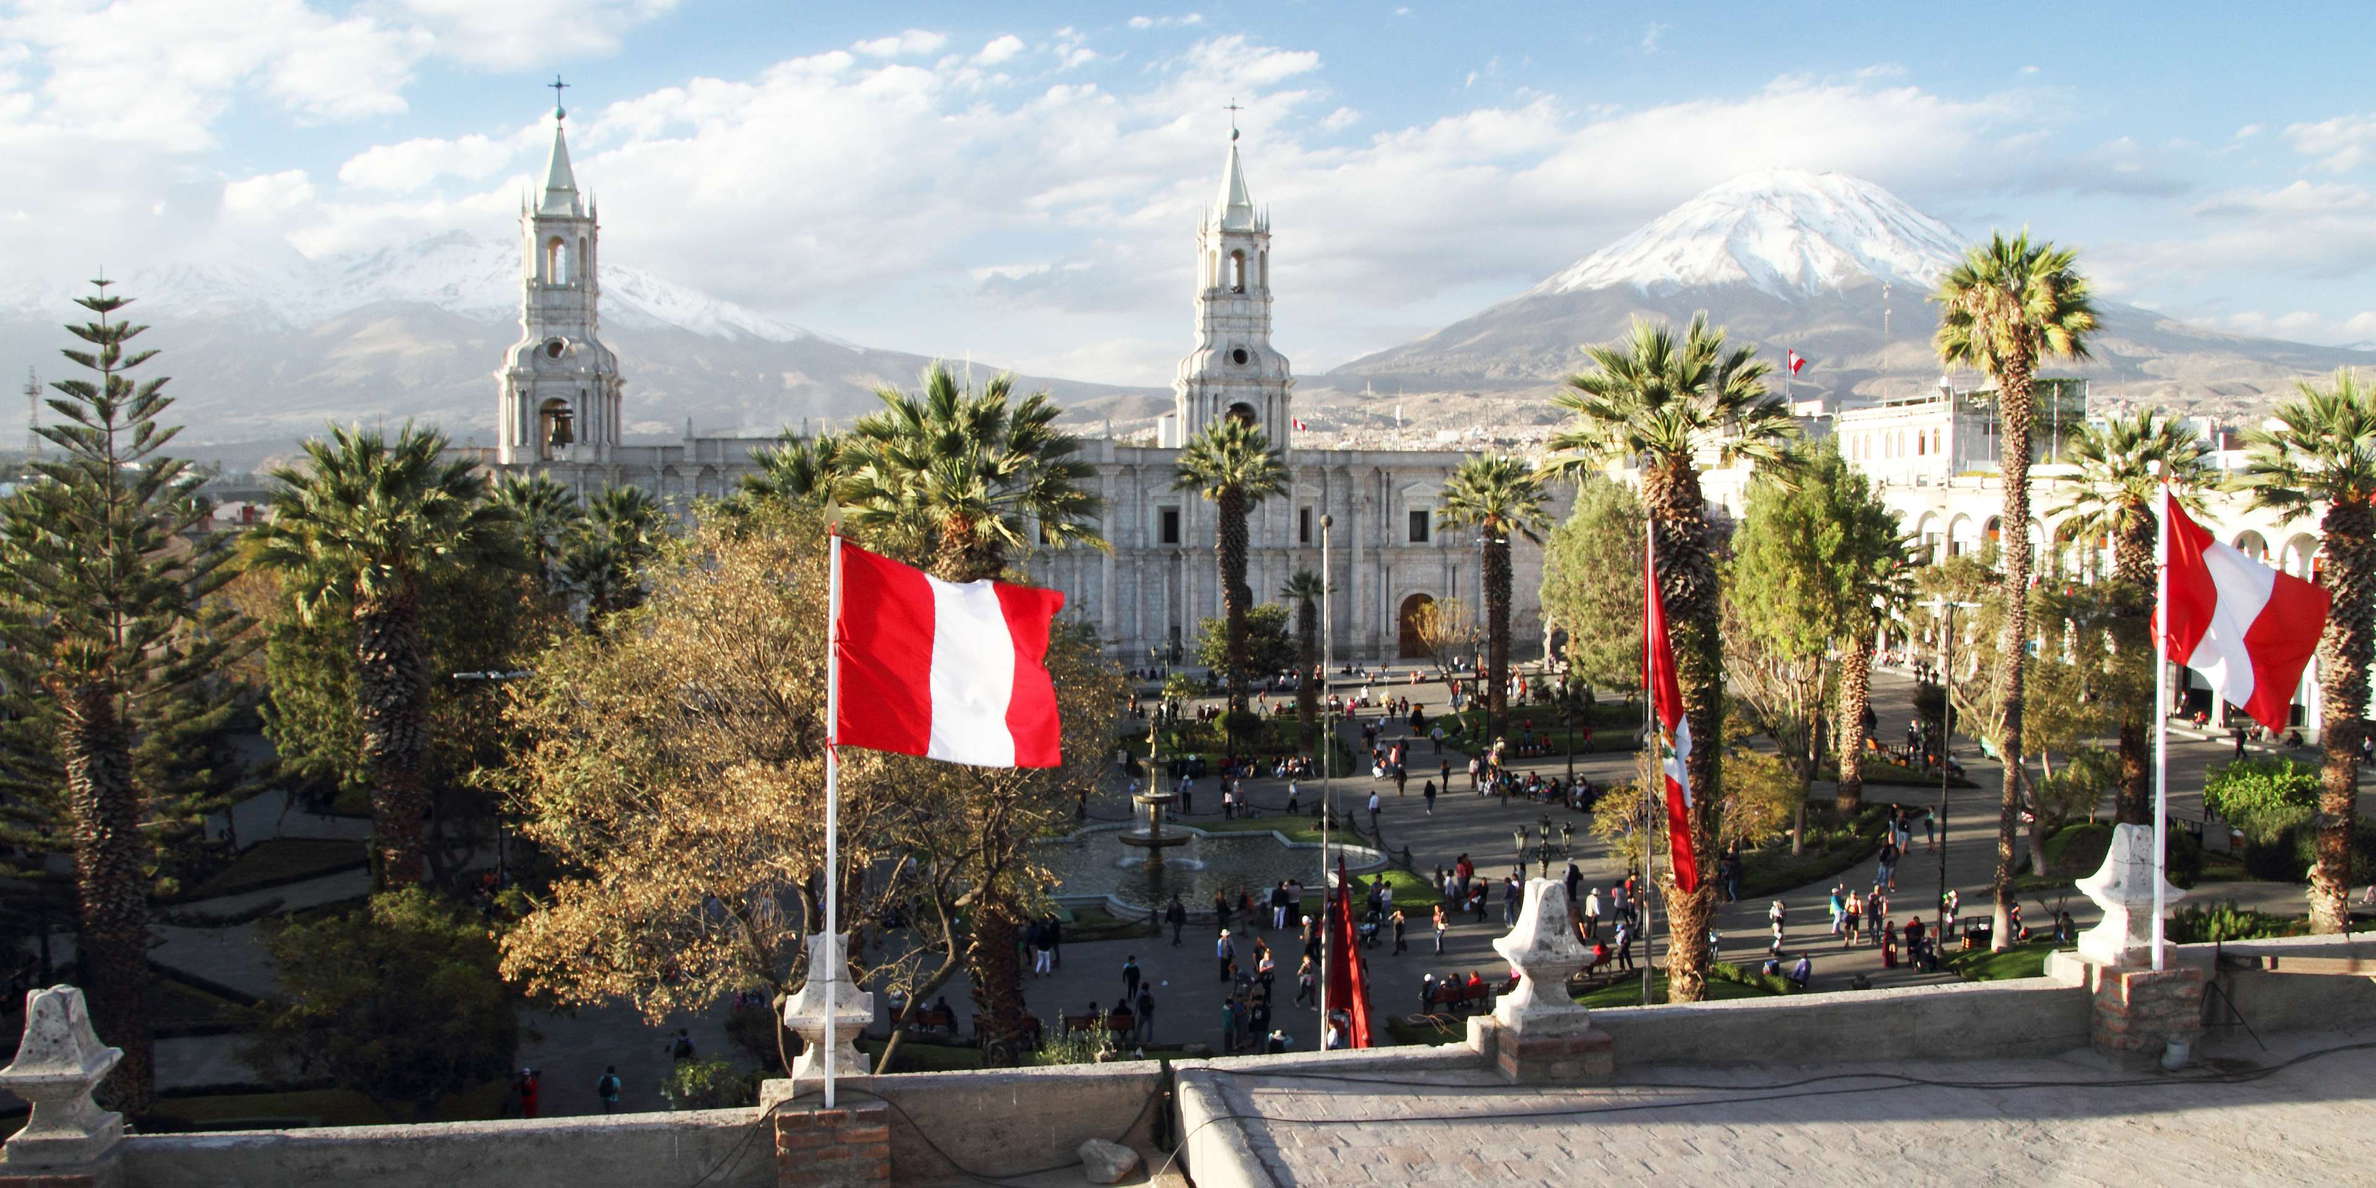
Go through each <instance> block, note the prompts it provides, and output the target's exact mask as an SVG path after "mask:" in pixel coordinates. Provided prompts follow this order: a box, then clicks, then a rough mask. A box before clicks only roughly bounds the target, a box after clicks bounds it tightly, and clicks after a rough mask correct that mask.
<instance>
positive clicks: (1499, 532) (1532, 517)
mask: <svg viewBox="0 0 2376 1188" xmlns="http://www.w3.org/2000/svg"><path fill="white" fill-rule="evenodd" d="M1546 498H1547V496H1545V495H1544V493H1543V483H1542V480H1541V479H1540V478H1538V477H1537V476H1536V475H1535V473H1534V468H1533V467H1531V466H1528V465H1527V464H1526V463H1524V462H1521V461H1519V460H1518V459H1516V458H1513V457H1510V456H1509V455H1507V454H1486V455H1482V456H1479V457H1475V458H1470V459H1469V460H1467V461H1465V462H1462V463H1461V464H1460V468H1459V469H1457V470H1455V471H1453V472H1452V480H1451V481H1450V482H1447V483H1445V484H1444V497H1443V505H1442V507H1441V508H1440V509H1439V510H1438V511H1437V512H1436V515H1437V517H1438V518H1439V519H1441V520H1442V521H1443V522H1444V524H1445V525H1446V526H1447V527H1453V528H1474V529H1476V530H1477V533H1478V535H1480V536H1482V537H1483V538H1484V540H1485V544H1484V548H1483V550H1482V551H1483V553H1484V565H1485V581H1484V585H1485V637H1486V641H1485V657H1486V671H1485V688H1486V698H1487V702H1486V704H1487V706H1488V707H1489V711H1490V712H1491V713H1492V714H1494V715H1496V716H1499V715H1501V714H1503V713H1505V712H1507V711H1508V710H1509V700H1510V538H1511V537H1512V536H1513V535H1515V536H1523V537H1525V538H1526V539H1528V540H1530V541H1533V542H1535V543H1536V544H1541V543H1542V541H1543V529H1544V528H1545V527H1546V526H1547V518H1546V517H1545V516H1544V514H1543V503H1544V501H1545V499H1546Z"/></svg>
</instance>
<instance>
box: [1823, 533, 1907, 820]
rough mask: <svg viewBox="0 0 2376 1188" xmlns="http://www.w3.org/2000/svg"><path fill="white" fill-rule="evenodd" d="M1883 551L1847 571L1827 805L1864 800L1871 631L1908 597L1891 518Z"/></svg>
mask: <svg viewBox="0 0 2376 1188" xmlns="http://www.w3.org/2000/svg"><path fill="white" fill-rule="evenodd" d="M1889 526H1890V528H1891V529H1892V533H1891V543H1892V545H1893V546H1895V548H1894V549H1893V551H1892V552H1890V553H1887V554H1882V553H1868V554H1866V555H1865V556H1864V557H1863V558H1862V560H1863V561H1864V562H1865V563H1866V566H1867V567H1866V568H1863V569H1861V571H1860V572H1857V573H1855V574H1854V575H1852V577H1851V579H1850V589H1851V590H1852V591H1853V592H1854V595H1855V597H1854V599H1853V601H1852V606H1853V609H1851V610H1850V611H1849V613H1848V614H1847V615H1846V617H1845V622H1844V623H1843V624H1842V629H1841V636H1840V643H1841V645H1842V646H1841V649H1840V705H1839V710H1838V712H1837V713H1835V714H1834V715H1833V721H1834V722H1835V723H1837V725H1836V727H1835V729H1836V732H1837V734H1838V736H1839V775H1840V778H1839V780H1838V781H1837V782H1836V783H1834V785H1833V787H1832V809H1833V811H1835V812H1837V813H1840V814H1842V815H1843V816H1845V815H1846V814H1849V813H1853V812H1855V811H1856V810H1857V808H1858V807H1859V806H1861V805H1862V804H1864V756H1865V742H1866V740H1867V739H1868V738H1870V737H1871V731H1870V730H1868V729H1867V728H1866V725H1865V714H1866V713H1868V712H1869V711H1870V707H1871V705H1872V696H1873V636H1874V634H1875V633H1877V632H1879V631H1880V630H1881V627H1882V625H1883V624H1885V623H1887V622H1889V621H1890V620H1892V619H1895V618H1897V617H1898V616H1899V615H1900V614H1902V613H1904V610H1905V607H1906V604H1907V603H1909V602H1911V601H1913V598H1914V588H1913V570H1912V567H1911V566H1910V565H1908V564H1907V562H1906V558H1905V554H1904V551H1903V549H1904V542H1903V541H1901V540H1898V539H1897V538H1896V536H1895V532H1894V529H1895V527H1896V523H1895V520H1894V518H1892V519H1891V520H1890V521H1889Z"/></svg>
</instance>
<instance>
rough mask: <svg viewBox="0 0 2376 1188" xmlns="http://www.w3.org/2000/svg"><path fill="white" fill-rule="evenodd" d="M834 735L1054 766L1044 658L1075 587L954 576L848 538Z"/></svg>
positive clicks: (1000, 762) (881, 745) (912, 750)
mask: <svg viewBox="0 0 2376 1188" xmlns="http://www.w3.org/2000/svg"><path fill="white" fill-rule="evenodd" d="M839 548H840V551H841V563H842V572H841V605H840V606H839V607H838V608H836V610H835V614H834V625H833V646H834V648H835V655H836V658H837V660H838V661H839V665H840V672H839V677H840V680H841V688H840V690H839V693H838V697H839V700H840V705H839V706H838V713H837V714H836V715H835V717H836V718H837V721H836V722H835V723H834V742H835V743H836V744H837V745H840V746H849V747H869V748H872V749H874V750H877V751H894V752H897V753H899V754H902V755H922V756H924V757H926V758H928V759H941V760H946V761H948V762H950V763H970V764H972V765H974V766H976V767H1055V766H1057V765H1059V764H1060V763H1062V762H1063V757H1062V756H1061V755H1060V754H1059V753H1058V752H1059V746H1058V741H1059V738H1060V732H1059V730H1058V727H1057V720H1056V683H1055V681H1054V680H1053V679H1051V678H1050V677H1049V676H1048V669H1047V665H1046V663H1045V658H1046V656H1047V653H1048V632H1049V629H1050V627H1051V625H1052V624H1053V623H1054V621H1055V619H1056V612H1057V611H1058V610H1061V609H1063V607H1064V595H1063V594H1062V593H1061V592H1059V591H1055V590H1042V589H1039V588H1037V587H1033V586H1011V585H1008V584H1006V583H1005V582H989V581H983V582H944V581H942V580H940V579H939V578H936V577H932V576H929V575H927V574H926V573H925V572H924V571H923V570H920V569H916V568H913V567H911V566H906V565H901V564H900V563H898V562H897V561H893V560H890V559H888V558H885V557H878V556H876V555H875V554H873V553H869V552H867V551H866V550H864V549H861V548H857V547H855V546H853V545H848V544H842V545H840V546H839Z"/></svg>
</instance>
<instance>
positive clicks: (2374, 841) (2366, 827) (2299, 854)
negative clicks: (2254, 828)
mask: <svg viewBox="0 0 2376 1188" xmlns="http://www.w3.org/2000/svg"><path fill="white" fill-rule="evenodd" d="M2292 842H2293V844H2292V845H2291V846H2290V847H2288V852H2289V853H2290V854H2291V855H2292V858H2293V861H2292V865H2291V867H2290V871H2291V874H2290V876H2289V877H2290V878H2291V880H2292V881H2294V882H2300V881H2302V880H2303V879H2304V878H2305V877H2306V872H2308V871H2309V869H2310V866H2311V864H2312V863H2314V862H2316V861H2318V831H2317V830H2315V829H2307V828H2305V829H2296V830H2294V832H2293V838H2292ZM2351 869H2353V870H2355V871H2361V872H2366V871H2371V870H2376V822H2370V821H2364V820H2363V821H2359V822H2357V823H2355V824H2354V825H2353V826H2352V828H2351Z"/></svg>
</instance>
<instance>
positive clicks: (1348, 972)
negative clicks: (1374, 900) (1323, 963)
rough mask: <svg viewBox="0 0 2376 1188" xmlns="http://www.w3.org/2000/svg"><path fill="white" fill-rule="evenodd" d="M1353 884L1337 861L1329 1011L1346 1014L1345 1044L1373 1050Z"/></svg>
mask: <svg viewBox="0 0 2376 1188" xmlns="http://www.w3.org/2000/svg"><path fill="white" fill-rule="evenodd" d="M1351 892H1352V886H1351V882H1350V880H1348V879H1347V878H1346V877H1345V860H1344V859H1342V858H1339V859H1337V885H1336V890H1335V891H1333V892H1331V893H1330V894H1329V897H1328V902H1329V911H1328V913H1327V914H1328V916H1329V919H1328V969H1327V970H1326V971H1324V973H1323V975H1322V976H1324V977H1326V978H1327V979H1328V995H1327V998H1328V1010H1329V1013H1330V1014H1332V1015H1333V1014H1335V1013H1336V1012H1338V1011H1343V1012H1345V1017H1346V1018H1348V1019H1350V1020H1351V1021H1352V1022H1351V1026H1349V1027H1348V1028H1347V1029H1346V1042H1347V1044H1348V1045H1349V1046H1351V1047H1355V1048H1366V1047H1369V1046H1370V1017H1369V977H1368V975H1367V973H1366V972H1365V971H1364V970H1363V969H1362V968H1361V953H1360V945H1361V934H1360V931H1359V930H1358V929H1356V928H1354V926H1353V898H1352V893H1351ZM1329 1022H1330V1020H1327V1019H1322V1020H1321V1021H1320V1043H1321V1046H1322V1047H1326V1046H1327V1044H1328V1025H1329Z"/></svg>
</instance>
